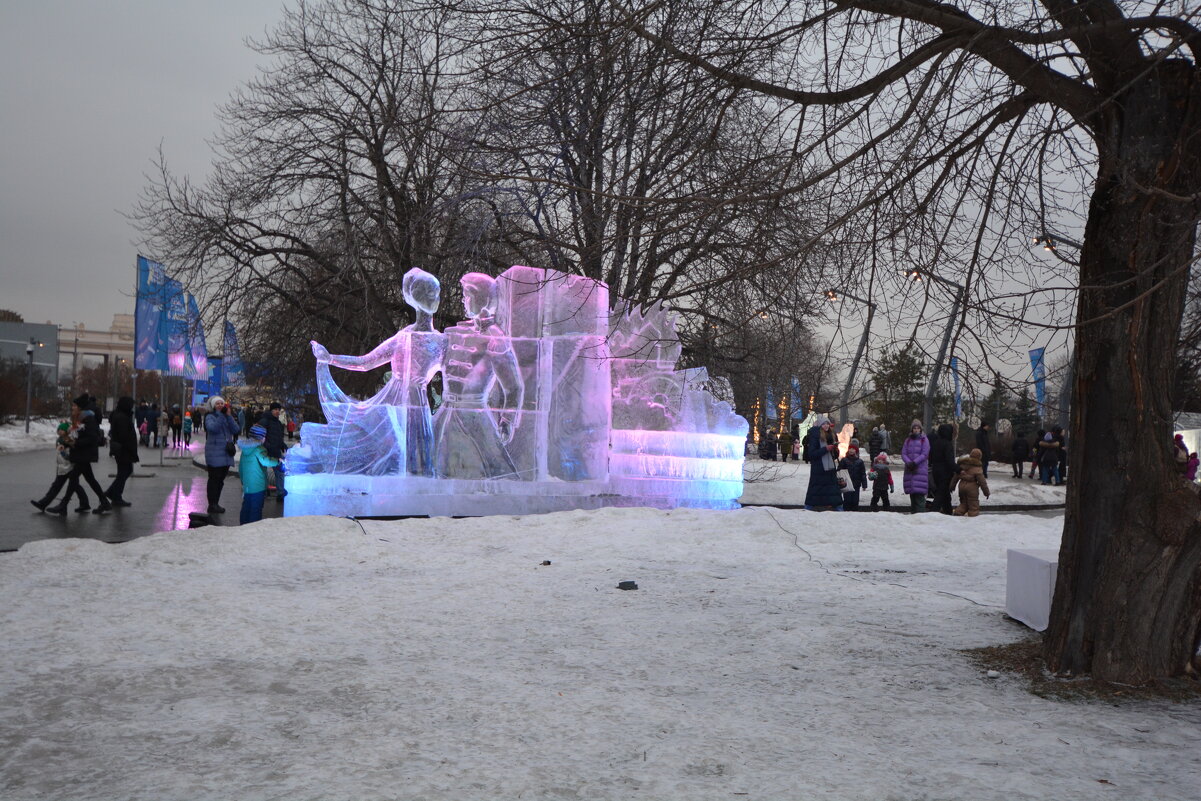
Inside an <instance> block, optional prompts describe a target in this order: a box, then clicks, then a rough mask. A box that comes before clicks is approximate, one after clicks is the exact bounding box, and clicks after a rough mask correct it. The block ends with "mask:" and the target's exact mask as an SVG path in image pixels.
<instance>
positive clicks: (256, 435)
mask: <svg viewBox="0 0 1201 801" xmlns="http://www.w3.org/2000/svg"><path fill="white" fill-rule="evenodd" d="M266 437H267V429H265V428H263V427H262V426H260V425H258V424H255V425H252V426H251V427H250V438H251V439H266Z"/></svg>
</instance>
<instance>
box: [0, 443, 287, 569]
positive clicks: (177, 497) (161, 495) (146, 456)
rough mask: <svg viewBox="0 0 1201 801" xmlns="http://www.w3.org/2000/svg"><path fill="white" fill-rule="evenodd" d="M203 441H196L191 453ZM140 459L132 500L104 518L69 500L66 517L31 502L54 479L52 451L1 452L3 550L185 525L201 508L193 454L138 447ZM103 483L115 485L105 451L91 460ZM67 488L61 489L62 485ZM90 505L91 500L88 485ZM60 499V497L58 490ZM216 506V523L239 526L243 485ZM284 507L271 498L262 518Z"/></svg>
mask: <svg viewBox="0 0 1201 801" xmlns="http://www.w3.org/2000/svg"><path fill="white" fill-rule="evenodd" d="M202 447H203V445H201V444H199V443H196V442H193V443H192V450H193V451H195V450H199V449H200V448H202ZM139 456H141V458H142V461H141V462H139V463H138V464H137V465H135V466H134V467H135V469H134V474H133V477H132V478H130V479H129V481H128V482H127V483H126V485H125V500H127V501H129V502H130V503H132V504H133V505H132V506H127V507H123V508H119V509H114V510H113V511H112V512H110V513H109V514H106V515H97V514H90V513H89V514H77V513H76V512H75V507H76V505H77V504H76V503H75V501H74V500H72V501H71V502H70V503H69V504H68V505H67V509H68V511H67V514H66V516H65V517H63V516H60V515H48V514H42V513H39V512H38V510H37V509H35V508H34V507H33V506H31V505H30V504H29V501H30V500H33V499H37V498H41V497H42V496H43V495H44V494H45V493H46V490H47V489H48V488H49V487H50V483H51V482H52V481H54V452H53V450H51V449H47V450H42V451H31V452H28V453H11V454H0V485H2V486H4V487H5V489H6V492H5V493H4V494H3V496H2V497H0V551H13V550H16V549H17V548H20V547H21V546H22V545H24V544H25V543H27V542H32V541H34V540H42V539H64V538H69V537H86V538H89V539H97V540H101V541H103V542H112V543H117V542H128V541H129V540H132V539H135V538H137V537H144V536H146V535H148V534H154V533H155V532H157V531H169V530H175V529H187V528H189V523H190V519H189V517H188V513H189V512H203V511H204V510H205V509H206V508H207V506H208V501H207V499H206V497H205V487H206V485H207V476H206V474H205V472H204V471H203V470H202V469H200V468H198V467H196V466H195V465H193V464H192V460H191V454H189V453H187V452H186V451H185V452H181V451H179V450H175V451H173V450H172V449H167V450H166V451H164V453H163V459H162V466H160V465H159V455H158V452H157V451H155V450H154V449H146V448H142V449H139ZM93 470H94V471H95V473H96V478H97V480H98V481H99V482H100V486H102V487H107V486H108V485H109V483H111V482H112V475H113V474H114V473H115V470H116V463H115V462H114V461H113V460H112V459H110V458H108V457H107V456H106V457H105V458H104V459H102V460H101V461H100V462H99V463H98V464H95V465H93ZM63 491H64V492H65V489H64V490H63ZM84 491H85V492H87V494H88V497H89V501H90V503H91V504H92V506H93V508H94V507H95V506H96V499H95V497H94V495H93V493H92V491H91V490H90V489H87V488H86V487H85V490H84ZM60 497H61V495H60ZM221 505H222V506H224V507H225V508H226V509H227V510H228V511H227V512H226V514H224V515H222V516H221V520H220V521H219V523H220V524H221V525H227V526H228V525H237V523H238V509H239V508H240V507H241V505H242V484H241V482H240V481H239V480H238V477H237V476H236V475H230V476H229V478H227V479H226V481H225V489H224V491H223V492H222V493H221ZM282 515H283V504H281V503H279V501H277V500H276V499H275V498H268V499H267V503H266V505H265V506H264V508H263V517H265V518H267V517H281V516H282Z"/></svg>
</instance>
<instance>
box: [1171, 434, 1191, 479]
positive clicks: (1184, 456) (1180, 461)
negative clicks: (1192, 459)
mask: <svg viewBox="0 0 1201 801" xmlns="http://www.w3.org/2000/svg"><path fill="white" fill-rule="evenodd" d="M1188 457H1189V453H1188V446H1187V445H1185V444H1184V434H1177V435H1176V436H1174V437H1172V458H1173V461H1175V463H1176V469H1177V470H1179V471H1180V472H1181V473H1186V472H1188Z"/></svg>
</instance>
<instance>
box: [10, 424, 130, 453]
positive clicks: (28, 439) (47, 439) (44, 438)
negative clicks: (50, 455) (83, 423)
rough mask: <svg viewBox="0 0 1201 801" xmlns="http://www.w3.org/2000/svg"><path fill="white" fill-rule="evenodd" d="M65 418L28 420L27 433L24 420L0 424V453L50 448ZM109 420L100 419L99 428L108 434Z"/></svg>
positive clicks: (52, 446)
mask: <svg viewBox="0 0 1201 801" xmlns="http://www.w3.org/2000/svg"><path fill="white" fill-rule="evenodd" d="M66 419H67V418H65V417H63V418H58V417H46V418H39V419H36V420H30V421H29V433H28V434H26V433H25V420H24V419H21V420H14V421H13V422H12V423H10V424H8V425H0V453H23V452H25V451H40V450H42V449H45V450H52V449H53V448H54V440H55V439H56V438H57V436H58V424H59V423H62V422H65V421H66ZM108 429H109V421H108V420H101V421H100V430H101V431H103V432H104V433H105V436H108Z"/></svg>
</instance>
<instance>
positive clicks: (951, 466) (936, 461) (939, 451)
mask: <svg viewBox="0 0 1201 801" xmlns="http://www.w3.org/2000/svg"><path fill="white" fill-rule="evenodd" d="M958 469H959V465H958V464H956V462H955V427H954V426H952V425H951V424H950V423H943V424H942V425H940V426H939V427H938V430H937V431H935V432H934V441H933V442H932V443H930V484H931V487H930V488H931V489H932V490H933V492H934V511H936V512H940V513H941V514H944V515H949V514H951V512H952V509H953V507H954V504H952V503H951V479H952V478H953V477H954V475H955V472H956V471H957V470H958Z"/></svg>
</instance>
